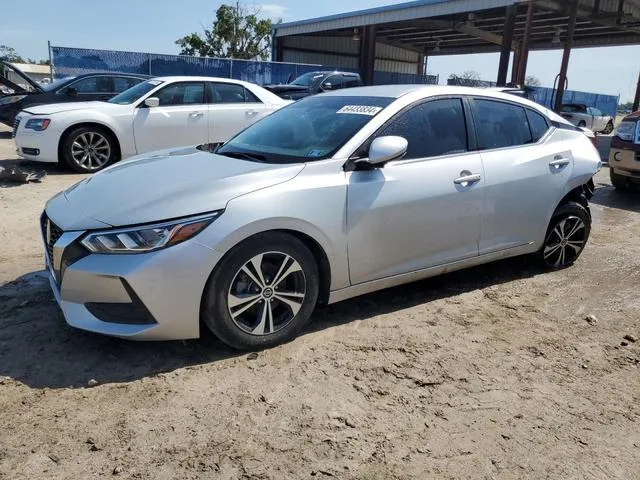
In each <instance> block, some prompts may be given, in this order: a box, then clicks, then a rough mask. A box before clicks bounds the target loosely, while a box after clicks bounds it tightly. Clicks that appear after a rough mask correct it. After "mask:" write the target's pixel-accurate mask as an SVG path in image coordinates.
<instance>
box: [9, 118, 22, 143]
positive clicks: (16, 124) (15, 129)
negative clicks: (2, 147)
mask: <svg viewBox="0 0 640 480" xmlns="http://www.w3.org/2000/svg"><path fill="white" fill-rule="evenodd" d="M19 126H20V117H16V119H15V120H14V121H13V130H11V138H16V133H18V127H19Z"/></svg>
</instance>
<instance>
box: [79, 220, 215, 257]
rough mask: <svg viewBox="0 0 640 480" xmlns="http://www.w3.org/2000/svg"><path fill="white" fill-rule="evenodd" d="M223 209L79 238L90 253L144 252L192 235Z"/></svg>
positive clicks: (177, 241) (178, 241)
mask: <svg viewBox="0 0 640 480" xmlns="http://www.w3.org/2000/svg"><path fill="white" fill-rule="evenodd" d="M221 213H222V210H218V211H217V212H213V213H209V214H205V215H198V216H197V217H190V218H183V219H180V220H174V221H170V222H164V223H157V224H154V225H141V226H139V227H129V228H123V229H118V230H105V231H101V232H95V233H90V234H88V235H87V236H86V237H84V238H83V239H82V241H81V243H82V245H84V246H85V248H87V249H88V250H89V251H91V252H93V253H145V252H151V251H153V250H159V249H161V248H166V247H169V246H171V245H176V244H178V243H180V242H184V241H185V240H188V239H190V238H191V237H194V236H195V235H197V234H198V233H200V232H201V231H202V230H204V229H205V228H206V227H207V226H208V225H209V224H210V223H211V222H213V221H214V220H215V219H216V218H218V217H219V216H220V214H221Z"/></svg>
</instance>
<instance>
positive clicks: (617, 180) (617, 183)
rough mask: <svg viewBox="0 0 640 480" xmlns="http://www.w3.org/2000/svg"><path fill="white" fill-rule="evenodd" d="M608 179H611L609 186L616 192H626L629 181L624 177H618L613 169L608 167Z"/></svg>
mask: <svg viewBox="0 0 640 480" xmlns="http://www.w3.org/2000/svg"><path fill="white" fill-rule="evenodd" d="M609 178H610V179H611V185H613V186H614V187H615V188H616V189H618V190H628V189H629V180H628V179H627V177H625V176H624V175H618V174H617V173H616V172H615V170H614V169H613V167H609Z"/></svg>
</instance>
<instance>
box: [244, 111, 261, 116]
mask: <svg viewBox="0 0 640 480" xmlns="http://www.w3.org/2000/svg"><path fill="white" fill-rule="evenodd" d="M258 113H259V112H257V111H255V110H251V111H249V112H247V115H249V116H250V117H253V116H254V115H257V114H258Z"/></svg>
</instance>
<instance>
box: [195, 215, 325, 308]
mask: <svg viewBox="0 0 640 480" xmlns="http://www.w3.org/2000/svg"><path fill="white" fill-rule="evenodd" d="M270 233H284V234H288V235H291V236H292V237H295V238H296V239H298V240H300V241H301V242H302V243H303V244H304V245H305V246H306V247H307V248H308V249H309V250H310V251H311V254H312V255H313V257H314V259H315V261H316V265H317V266H318V274H319V276H320V285H319V289H318V290H319V292H318V302H317V303H318V305H327V304H328V302H329V293H330V291H331V263H330V261H329V256H328V254H327V252H326V250H325V248H324V247H323V246H322V244H321V243H320V242H319V241H318V240H317V239H316V238H314V237H313V236H312V235H310V234H309V233H306V232H302V231H301V230H299V229H292V228H286V227H285V228H271V229H265V230H261V231H257V232H254V233H252V234H250V235H246V236H242V238H240V239H239V240H238V241H236V242H234V243H233V244H231V245H229V246H228V248H225V249H224V250H225V251H224V254H223V255H222V257H220V259H219V260H218V262H216V266H215V267H214V268H213V269H212V270H211V273H210V274H209V277H208V278H207V281H206V282H205V284H204V285H203V286H202V293H201V300H200V311H201V312H202V309H203V308H204V299H205V295H206V293H207V284H208V283H209V279H210V278H211V277H212V276H213V275H214V273H215V272H216V270H217V269H218V268H219V266H220V264H221V263H222V261H223V260H224V259H225V258H226V257H227V256H228V255H229V254H230V253H231V252H232V251H233V249H234V248H235V247H237V246H238V245H240V244H242V243H243V242H246V241H248V240H251V239H252V238H254V237H256V236H258V235H265V234H270Z"/></svg>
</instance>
